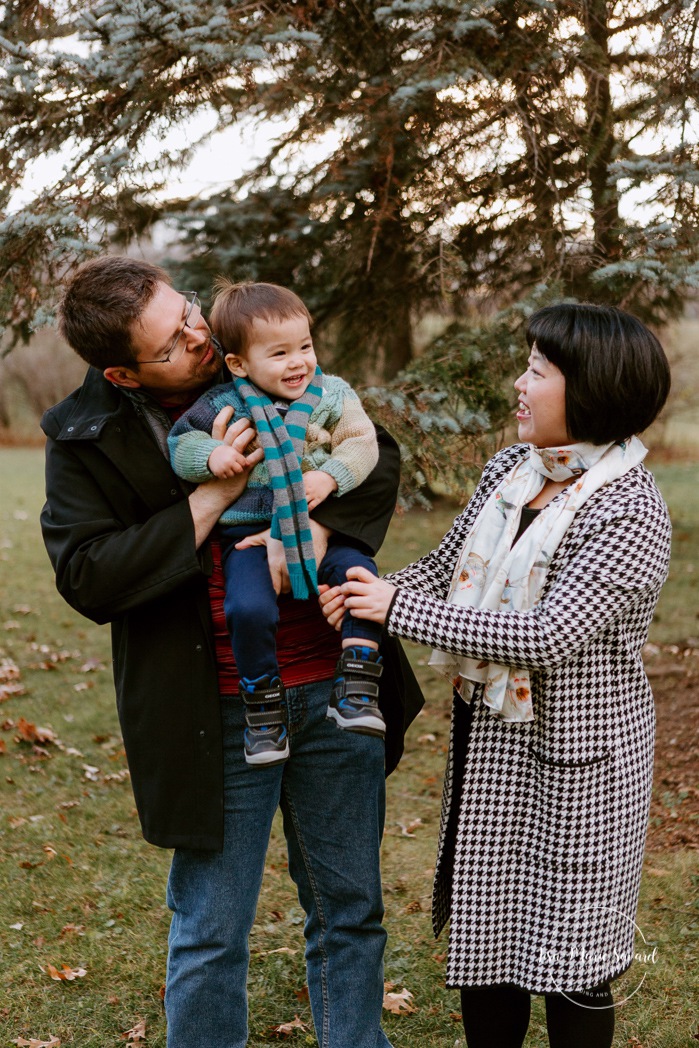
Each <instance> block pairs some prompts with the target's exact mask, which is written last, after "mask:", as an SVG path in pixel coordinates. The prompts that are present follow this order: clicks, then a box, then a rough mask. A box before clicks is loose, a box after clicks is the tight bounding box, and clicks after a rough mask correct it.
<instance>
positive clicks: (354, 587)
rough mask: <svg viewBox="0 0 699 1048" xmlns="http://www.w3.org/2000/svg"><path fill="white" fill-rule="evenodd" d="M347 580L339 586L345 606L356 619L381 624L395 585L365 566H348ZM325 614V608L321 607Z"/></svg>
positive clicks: (385, 617) (386, 613) (385, 615)
mask: <svg viewBox="0 0 699 1048" xmlns="http://www.w3.org/2000/svg"><path fill="white" fill-rule="evenodd" d="M347 579H348V581H347V582H345V583H343V584H342V586H340V590H341V592H342V595H343V597H344V601H345V608H346V610H347V611H351V612H352V615H353V616H354V617H355V618H357V619H369V621H370V622H378V623H379V624H380V625H383V624H384V623H385V621H386V619H387V617H388V609H389V608H390V606H391V601H392V600H393V596H394V594H395V592H396V587H395V586H392V585H391V584H390V582H384V580H383V579H377V578H376V576H375V575H372V574H371V572H370V571H367V569H366V568H360V567H356V568H350V569H349V571H348V572H347ZM323 613H324V614H325V609H323Z"/></svg>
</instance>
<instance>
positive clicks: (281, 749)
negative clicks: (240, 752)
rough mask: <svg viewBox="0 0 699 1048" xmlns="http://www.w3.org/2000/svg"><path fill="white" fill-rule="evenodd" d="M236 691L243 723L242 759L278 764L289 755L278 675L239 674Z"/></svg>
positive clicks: (258, 762)
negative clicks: (242, 707) (242, 705)
mask: <svg viewBox="0 0 699 1048" xmlns="http://www.w3.org/2000/svg"><path fill="white" fill-rule="evenodd" d="M240 694H241V696H242V698H243V700H244V702H245V720H246V722H247V728H246V729H245V731H244V732H243V740H244V743H245V760H246V761H247V763H248V764H264V765H267V766H269V765H272V764H281V763H282V762H283V761H285V760H286V759H287V757H288V756H289V733H288V731H287V730H286V714H285V712H284V708H283V706H282V703H283V701H284V697H285V693H284V685H283V684H282V682H281V681H280V679H279V677H272V678H271V679H270V678H269V677H266V676H265V677H258V678H257V679H256V680H249V679H248V678H246V677H243V679H242V680H241V682H240Z"/></svg>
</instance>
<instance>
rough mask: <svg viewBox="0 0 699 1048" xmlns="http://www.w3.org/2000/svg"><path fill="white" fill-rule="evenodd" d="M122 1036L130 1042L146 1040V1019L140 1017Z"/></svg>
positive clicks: (135, 1042)
mask: <svg viewBox="0 0 699 1048" xmlns="http://www.w3.org/2000/svg"><path fill="white" fill-rule="evenodd" d="M121 1036H122V1038H123V1039H124V1040H125V1041H128V1042H129V1044H137V1043H138V1042H139V1041H145V1039H146V1020H145V1019H139V1021H138V1022H137V1023H136V1025H135V1026H133V1027H132V1028H131V1029H130V1030H127V1031H126V1033H122V1035H121Z"/></svg>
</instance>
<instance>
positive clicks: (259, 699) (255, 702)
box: [240, 686, 285, 706]
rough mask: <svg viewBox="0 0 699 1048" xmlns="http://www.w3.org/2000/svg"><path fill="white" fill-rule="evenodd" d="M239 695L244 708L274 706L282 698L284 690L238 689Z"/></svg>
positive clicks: (278, 688) (280, 688)
mask: <svg viewBox="0 0 699 1048" xmlns="http://www.w3.org/2000/svg"><path fill="white" fill-rule="evenodd" d="M240 694H241V695H242V697H243V698H244V700H245V705H246V706H276V705H278V704H279V703H280V702H281V701H282V699H283V698H284V694H285V693H284V688H283V687H279V686H277V687H276V688H264V689H263V690H261V691H245V690H244V689H243V688H241V689H240Z"/></svg>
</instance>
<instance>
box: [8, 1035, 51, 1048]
mask: <svg viewBox="0 0 699 1048" xmlns="http://www.w3.org/2000/svg"><path fill="white" fill-rule="evenodd" d="M11 1043H12V1044H18V1045H19V1046H20V1048H60V1044H61V1042H60V1041H59V1039H58V1038H57V1037H52V1036H51V1034H49V1039H48V1041H42V1040H41V1039H40V1038H37V1037H32V1038H31V1039H30V1040H28V1041H27V1040H25V1039H24V1037H18V1038H17V1040H16V1041H12V1042H11Z"/></svg>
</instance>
